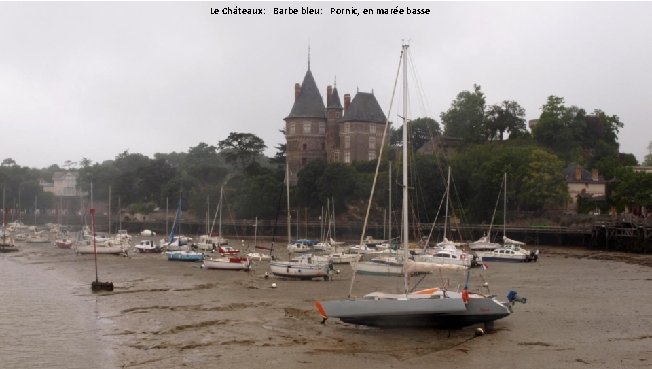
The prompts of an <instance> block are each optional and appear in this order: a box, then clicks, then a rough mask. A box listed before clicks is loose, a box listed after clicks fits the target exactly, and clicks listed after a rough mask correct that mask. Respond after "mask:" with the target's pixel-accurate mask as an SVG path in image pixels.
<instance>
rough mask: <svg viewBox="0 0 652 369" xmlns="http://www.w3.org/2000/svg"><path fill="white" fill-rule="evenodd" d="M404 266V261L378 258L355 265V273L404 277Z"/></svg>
mask: <svg viewBox="0 0 652 369" xmlns="http://www.w3.org/2000/svg"><path fill="white" fill-rule="evenodd" d="M403 264H404V263H403V260H399V259H397V258H396V257H394V256H386V257H376V258H373V259H371V260H370V261H361V262H357V263H355V271H356V273H360V274H371V275H382V276H403Z"/></svg>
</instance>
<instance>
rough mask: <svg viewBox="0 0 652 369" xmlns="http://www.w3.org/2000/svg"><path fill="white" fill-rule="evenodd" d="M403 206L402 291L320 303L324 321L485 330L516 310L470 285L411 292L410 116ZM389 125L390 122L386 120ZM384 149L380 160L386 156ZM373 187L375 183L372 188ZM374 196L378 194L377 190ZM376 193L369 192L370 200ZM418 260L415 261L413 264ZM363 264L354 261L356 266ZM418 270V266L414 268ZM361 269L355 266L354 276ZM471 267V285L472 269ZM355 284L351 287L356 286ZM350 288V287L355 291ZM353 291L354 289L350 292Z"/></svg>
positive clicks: (405, 116)
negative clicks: (481, 325) (475, 326)
mask: <svg viewBox="0 0 652 369" xmlns="http://www.w3.org/2000/svg"><path fill="white" fill-rule="evenodd" d="M407 50H408V46H407V45H403V48H402V53H401V59H402V66H403V106H404V107H407V82H406V80H405V78H406V77H407V65H408V63H407V61H406V59H405V58H406V57H407ZM402 118H403V130H402V131H403V160H402V162H403V163H404V165H403V181H402V183H403V186H402V187H403V206H402V232H401V233H402V245H403V253H404V254H403V255H404V257H405V258H404V259H403V270H404V271H405V273H403V275H404V291H403V293H398V294H396V293H384V292H373V293H369V294H366V295H365V296H364V297H363V298H361V299H355V298H347V299H342V300H333V301H317V302H315V306H316V308H317V311H318V312H319V313H320V315H321V316H322V317H323V318H324V321H325V320H326V319H328V318H330V317H333V318H338V319H340V320H341V321H343V322H345V323H352V324H359V325H369V326H380V327H426V326H430V327H442V328H455V327H464V326H468V325H472V324H476V323H484V324H485V329H491V328H492V327H493V322H494V321H495V320H497V319H501V318H503V317H506V316H508V315H509V314H510V313H511V308H510V303H507V302H505V303H502V302H499V301H497V300H496V299H495V298H494V297H493V296H485V295H482V294H479V293H470V292H469V291H468V288H467V286H466V285H465V286H464V289H463V290H462V291H461V292H453V291H444V290H441V289H438V288H431V289H426V290H420V291H417V292H410V291H409V288H408V287H409V284H408V274H409V273H410V272H412V271H413V270H414V269H411V268H412V267H413V266H415V267H416V266H418V265H419V264H417V263H418V262H414V261H411V260H409V259H407V255H408V244H409V240H408V237H409V234H410V231H409V227H408V187H409V182H408V168H407V167H408V166H407V163H409V161H408V155H407V154H408V148H407V142H408V140H407V132H408V127H407V123H408V119H407V114H406V113H405V112H404V114H403V117H402ZM386 125H388V123H387V122H386ZM382 147H383V145H381V152H380V154H379V155H378V158H379V159H378V160H379V161H380V158H381V157H382V156H383V155H382V154H383V153H382ZM373 190H374V188H373V187H372V191H373ZM372 195H373V193H372ZM371 197H373V196H370V198H371ZM413 263H414V264H413ZM356 264H360V263H354V264H352V265H356ZM415 269H418V268H415ZM355 271H356V268H355V267H354V274H353V276H355ZM466 271H467V283H468V273H469V269H466ZM353 281H354V279H352V282H351V289H352V287H353ZM351 289H350V291H351ZM349 295H351V292H349ZM510 295H511V296H512V297H513V299H510V300H511V301H519V298H518V295H517V294H516V293H515V292H513V293H510Z"/></svg>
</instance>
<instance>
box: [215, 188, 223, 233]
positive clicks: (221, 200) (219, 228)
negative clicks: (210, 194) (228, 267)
mask: <svg viewBox="0 0 652 369" xmlns="http://www.w3.org/2000/svg"><path fill="white" fill-rule="evenodd" d="M223 194H224V186H222V187H220V222H219V224H218V225H217V228H218V229H217V232H218V233H219V234H220V238H219V240H220V242H222V241H223V240H224V237H222V208H223V207H224V201H223V197H222V196H223Z"/></svg>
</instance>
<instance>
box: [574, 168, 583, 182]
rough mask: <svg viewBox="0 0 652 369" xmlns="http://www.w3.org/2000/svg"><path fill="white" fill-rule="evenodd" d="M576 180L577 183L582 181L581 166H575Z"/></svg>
mask: <svg viewBox="0 0 652 369" xmlns="http://www.w3.org/2000/svg"><path fill="white" fill-rule="evenodd" d="M575 180H576V181H581V180H582V167H580V166H579V165H576V166H575Z"/></svg>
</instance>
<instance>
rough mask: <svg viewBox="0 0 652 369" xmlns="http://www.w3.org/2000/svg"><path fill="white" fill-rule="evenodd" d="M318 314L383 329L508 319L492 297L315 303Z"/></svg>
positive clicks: (464, 324)
mask: <svg viewBox="0 0 652 369" xmlns="http://www.w3.org/2000/svg"><path fill="white" fill-rule="evenodd" d="M458 295H459V294H458ZM317 308H318V310H320V313H321V314H322V315H323V316H324V315H325V316H324V317H325V318H326V317H335V318H338V319H340V320H341V321H342V322H345V323H351V324H358V325H367V326H374V327H386V328H399V327H406V328H421V327H424V328H425V327H429V328H443V329H450V328H462V327H466V326H470V325H474V324H479V323H487V322H493V321H495V320H498V319H501V318H504V317H506V316H508V315H509V314H510V313H511V312H510V310H509V308H508V307H507V306H505V305H503V304H502V303H500V302H498V301H495V300H494V299H492V298H488V297H481V298H470V299H469V300H468V303H466V304H465V303H464V301H463V300H462V298H461V297H455V298H422V299H387V300H386V299H378V300H375V299H360V300H336V301H323V302H318V303H317Z"/></svg>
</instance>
